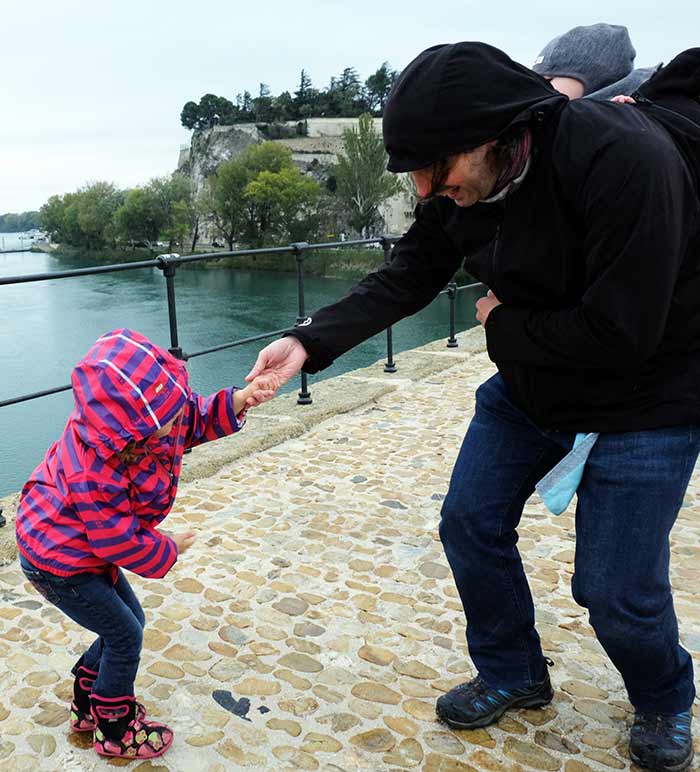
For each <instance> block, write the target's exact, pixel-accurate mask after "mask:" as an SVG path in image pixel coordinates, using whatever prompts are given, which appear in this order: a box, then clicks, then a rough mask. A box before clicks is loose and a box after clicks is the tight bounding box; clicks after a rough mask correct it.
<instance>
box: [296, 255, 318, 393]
mask: <svg viewBox="0 0 700 772" xmlns="http://www.w3.org/2000/svg"><path fill="white" fill-rule="evenodd" d="M291 246H292V249H293V250H294V257H295V259H296V261H297V298H298V301H299V313H298V315H297V319H296V326H299V325H300V324H303V323H304V322H305V321H306V309H305V302H304V250H306V249H308V247H309V242H308V241H298V242H297V243H296V244H292V245H291ZM312 401H313V400H312V399H311V393H310V392H309V376H308V375H307V374H306V373H305V372H303V371H302V373H301V391H300V392H299V394H298V396H297V405H310V404H311V402H312Z"/></svg>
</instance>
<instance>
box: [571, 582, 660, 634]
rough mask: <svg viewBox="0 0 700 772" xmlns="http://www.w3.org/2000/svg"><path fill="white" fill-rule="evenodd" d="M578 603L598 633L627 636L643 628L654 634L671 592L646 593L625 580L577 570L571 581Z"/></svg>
mask: <svg viewBox="0 0 700 772" xmlns="http://www.w3.org/2000/svg"><path fill="white" fill-rule="evenodd" d="M571 589H572V595H573V598H574V600H575V601H576V603H578V605H579V606H582V607H583V608H586V609H588V614H589V617H590V621H591V625H592V626H593V628H594V629H595V630H596V631H597V632H599V633H603V632H604V633H605V634H606V635H608V636H613V637H617V636H626V635H629V631H630V630H631V629H634V630H635V631H636V632H635V634H642V632H643V631H644V630H647V631H648V632H649V633H653V631H654V628H655V627H657V626H658V625H659V624H660V622H661V620H662V619H664V618H665V616H666V614H667V613H668V611H669V609H671V610H672V601H671V599H670V595H667V594H666V593H654V592H647V591H645V590H644V588H641V587H630V586H629V585H628V584H627V583H625V582H624V581H622V577H618V578H617V580H614V579H613V578H610V580H609V581H606V580H605V578H604V577H600V576H595V575H590V576H586V575H584V574H582V573H581V572H580V571H577V572H576V573H575V574H574V576H573V579H572V582H571Z"/></svg>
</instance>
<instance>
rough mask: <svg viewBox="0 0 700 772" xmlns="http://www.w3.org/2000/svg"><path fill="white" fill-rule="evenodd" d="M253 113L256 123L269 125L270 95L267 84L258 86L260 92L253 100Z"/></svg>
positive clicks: (270, 118) (270, 113) (270, 116)
mask: <svg viewBox="0 0 700 772" xmlns="http://www.w3.org/2000/svg"><path fill="white" fill-rule="evenodd" d="M253 111H254V113H255V120H256V122H257V123H269V122H270V121H271V120H272V95H271V94H270V87H269V86H268V85H267V83H261V84H260V92H259V93H258V96H257V97H256V98H255V99H254V100H253Z"/></svg>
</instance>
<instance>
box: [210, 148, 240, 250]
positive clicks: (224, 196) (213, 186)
mask: <svg viewBox="0 0 700 772" xmlns="http://www.w3.org/2000/svg"><path fill="white" fill-rule="evenodd" d="M247 184H248V175H247V172H246V169H245V167H244V165H243V164H242V162H241V160H240V158H230V159H229V160H228V161H224V162H223V163H221V164H219V166H218V167H217V169H216V171H215V172H214V174H212V175H211V176H210V177H209V179H208V180H207V185H206V187H205V188H204V190H203V191H202V196H201V206H202V208H203V210H204V211H205V212H206V216H207V218H208V219H209V221H210V222H211V223H212V225H213V226H214V228H215V230H216V231H217V232H218V233H219V234H220V235H221V236H222V237H223V238H224V239H225V240H226V242H227V244H228V248H229V251H231V250H233V243H234V241H235V240H236V237H237V236H238V234H239V232H240V230H241V226H242V223H243V222H244V216H243V210H244V207H245V202H244V199H243V193H244V191H245V186H246V185H247Z"/></svg>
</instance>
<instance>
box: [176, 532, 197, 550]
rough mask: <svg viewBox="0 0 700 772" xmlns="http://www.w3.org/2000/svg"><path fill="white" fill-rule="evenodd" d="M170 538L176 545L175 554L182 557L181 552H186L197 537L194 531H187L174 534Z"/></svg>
mask: <svg viewBox="0 0 700 772" xmlns="http://www.w3.org/2000/svg"><path fill="white" fill-rule="evenodd" d="M170 538H171V539H172V540H173V541H174V542H175V544H176V545H177V554H178V555H182V554H183V552H187V550H188V549H189V548H190V547H191V546H192V545H193V544H194V540H195V539H196V538H197V535H196V534H195V532H194V531H187V532H186V533H174V534H172V535H171V536H170Z"/></svg>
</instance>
